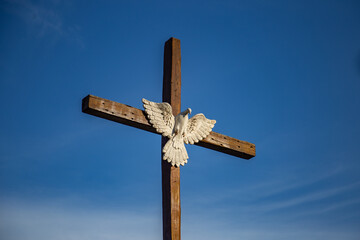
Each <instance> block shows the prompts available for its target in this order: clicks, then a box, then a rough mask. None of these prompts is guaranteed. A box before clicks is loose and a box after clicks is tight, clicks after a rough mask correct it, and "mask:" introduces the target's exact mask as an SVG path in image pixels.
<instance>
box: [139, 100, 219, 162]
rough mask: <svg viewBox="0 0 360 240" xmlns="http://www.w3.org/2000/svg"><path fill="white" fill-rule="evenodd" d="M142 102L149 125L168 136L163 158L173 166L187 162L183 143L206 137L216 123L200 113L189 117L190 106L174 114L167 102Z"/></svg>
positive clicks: (191, 142)
mask: <svg viewBox="0 0 360 240" xmlns="http://www.w3.org/2000/svg"><path fill="white" fill-rule="evenodd" d="M142 102H143V103H144V109H145V113H146V115H147V117H148V119H149V122H150V123H151V125H152V126H153V127H154V128H155V129H156V131H157V132H158V133H161V134H162V135H163V136H164V137H168V138H169V140H168V141H167V142H166V144H165V146H164V147H163V153H164V154H163V159H164V160H165V161H168V162H169V163H170V164H171V165H173V166H177V167H179V166H180V165H182V166H184V164H186V163H187V159H188V158H189V156H188V154H187V151H186V149H185V145H184V143H186V144H189V143H190V144H194V143H197V142H199V141H201V140H202V139H204V138H206V137H207V136H208V135H209V134H210V132H211V131H212V128H213V127H214V125H215V123H216V121H215V120H210V119H207V118H206V117H205V116H204V114H202V113H199V114H196V115H195V116H194V117H192V118H191V119H189V118H188V115H189V114H191V109H190V108H188V109H186V110H185V111H183V112H181V113H180V114H178V115H177V116H174V115H173V114H172V108H171V105H170V104H169V103H166V102H164V103H156V102H151V101H149V100H146V99H144V98H143V99H142Z"/></svg>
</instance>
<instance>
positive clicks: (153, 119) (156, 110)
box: [142, 98, 175, 137]
mask: <svg viewBox="0 0 360 240" xmlns="http://www.w3.org/2000/svg"><path fill="white" fill-rule="evenodd" d="M142 102H143V103H144V108H145V113H146V115H147V117H148V119H149V121H150V123H151V125H152V126H153V127H154V128H155V129H156V131H157V132H158V133H161V134H162V135H163V136H164V137H170V136H171V134H172V130H173V128H174V124H175V117H174V115H173V114H172V108H171V105H170V104H168V103H156V102H151V101H149V100H146V99H145V98H143V99H142Z"/></svg>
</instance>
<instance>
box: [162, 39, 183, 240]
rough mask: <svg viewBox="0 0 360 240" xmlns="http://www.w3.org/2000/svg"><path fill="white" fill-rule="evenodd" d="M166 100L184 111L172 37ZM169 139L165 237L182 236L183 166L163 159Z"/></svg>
mask: <svg viewBox="0 0 360 240" xmlns="http://www.w3.org/2000/svg"><path fill="white" fill-rule="evenodd" d="M162 99H163V102H168V103H170V105H171V107H172V111H173V114H174V115H175V116H176V115H177V114H179V113H180V112H181V111H180V110H181V51H180V40H178V39H175V38H170V39H169V40H168V41H167V42H166V43H165V47H164V77H163V96H162ZM167 140H168V139H167V138H165V137H162V138H161V172H162V205H163V239H164V240H180V239H181V205H180V168H179V167H174V166H171V164H169V163H168V162H167V161H164V160H162V158H163V153H162V149H163V147H164V146H165V144H166V142H167Z"/></svg>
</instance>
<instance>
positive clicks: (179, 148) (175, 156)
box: [163, 135, 189, 167]
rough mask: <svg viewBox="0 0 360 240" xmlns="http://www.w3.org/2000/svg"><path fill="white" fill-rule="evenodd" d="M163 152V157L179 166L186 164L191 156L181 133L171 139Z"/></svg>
mask: <svg viewBox="0 0 360 240" xmlns="http://www.w3.org/2000/svg"><path fill="white" fill-rule="evenodd" d="M163 153H164V155H163V159H164V160H166V161H168V162H169V163H170V164H171V165H173V166H177V167H179V166H180V165H182V166H184V164H185V163H187V159H188V158H189V156H188V154H187V152H186V149H185V145H184V140H183V137H182V136H181V135H176V136H175V137H173V138H171V139H169V140H168V141H167V143H166V144H165V146H164V148H163Z"/></svg>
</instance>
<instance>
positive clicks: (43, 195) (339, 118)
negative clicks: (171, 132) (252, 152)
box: [0, 0, 360, 240]
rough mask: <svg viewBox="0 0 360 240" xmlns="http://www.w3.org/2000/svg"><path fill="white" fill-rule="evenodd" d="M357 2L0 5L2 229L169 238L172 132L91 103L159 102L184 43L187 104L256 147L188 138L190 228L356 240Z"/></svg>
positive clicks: (255, 236) (185, 214)
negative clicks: (168, 65)
mask: <svg viewBox="0 0 360 240" xmlns="http://www.w3.org/2000/svg"><path fill="white" fill-rule="evenodd" d="M359 12H360V3H359V1H350V0H349V1H303V0H302V1H295V0H294V1H281V0H276V1H261V0H256V1H231V0H224V1H198V0H193V1H106V2H105V1H61V0H52V1H26V0H5V1H1V3H0V13H1V14H0V32H1V38H0V52H1V54H0V100H1V102H2V106H1V112H2V114H1V115H0V123H1V127H0V133H1V134H0V212H1V215H0V236H1V238H2V239H7V240H22V239H25V238H26V239H30V240H33V239H34V240H35V239H36V240H48V239H54V240H56V239H90V240H91V239H105V240H112V239H160V238H161V235H162V233H161V173H160V137H159V136H158V135H155V134H151V133H148V132H144V131H141V130H138V129H135V128H131V127H128V126H124V125H121V124H117V123H113V122H110V121H106V120H103V119H100V118H97V117H93V116H90V115H87V114H84V113H82V112H81V99H82V98H83V97H85V96H86V95H88V94H93V95H96V96H100V97H103V98H107V99H111V100H113V101H117V102H121V103H124V104H128V105H131V106H134V107H137V108H142V105H141V99H142V98H143V97H145V98H147V99H150V100H153V101H161V92H162V89H161V88H162V67H163V65H162V64H163V45H164V42H165V41H166V40H167V39H169V38H170V37H176V38H178V39H180V40H181V48H182V49H181V51H182V52H181V53H182V106H183V107H182V108H183V109H185V108H187V107H191V108H192V110H193V114H196V113H200V112H202V113H204V114H205V115H206V116H207V117H208V118H211V119H216V120H217V123H216V125H215V128H214V131H216V132H220V133H223V134H225V135H229V136H232V137H235V138H238V139H241V140H245V141H249V142H252V143H255V144H256V147H257V156H256V157H255V158H253V159H252V160H250V161H246V160H242V159H238V158H235V157H232V156H228V155H225V154H222V153H219V152H215V151H212V150H209V149H204V148H201V147H197V146H187V150H188V153H189V157H190V158H189V163H188V164H187V165H185V166H184V167H181V203H182V237H183V239H209V240H213V239H229V240H232V239H248V240H264V239H266V240H272V239H274V240H282V239H294V240H297V239H308V240H322V239H326V240H331V239H337V240H338V239H349V240H353V239H354V240H355V239H359V236H360V230H359V229H360V191H359V190H360V176H359V171H360V162H359V160H360V159H359V156H360V148H359V144H360V138H359V135H360V125H359V123H360V112H359V106H360V94H359V93H360V14H359Z"/></svg>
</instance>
